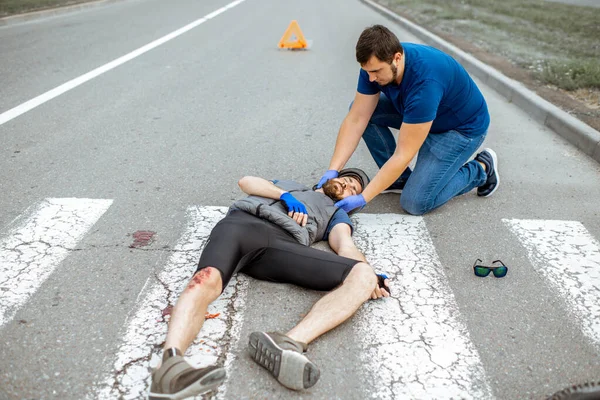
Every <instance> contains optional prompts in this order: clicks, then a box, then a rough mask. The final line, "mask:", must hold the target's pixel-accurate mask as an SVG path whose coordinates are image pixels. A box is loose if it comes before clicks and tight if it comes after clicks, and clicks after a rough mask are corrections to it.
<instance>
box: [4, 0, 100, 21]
mask: <svg viewBox="0 0 600 400" xmlns="http://www.w3.org/2000/svg"><path fill="white" fill-rule="evenodd" d="M87 1H89V0H0V17H6V16H9V15H13V14H21V13H25V12H30V11H38V10H44V9H47V8H53V7H57V6H67V5H72V4H79V3H85V2H87Z"/></svg>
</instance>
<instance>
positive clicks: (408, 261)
mask: <svg viewBox="0 0 600 400" xmlns="http://www.w3.org/2000/svg"><path fill="white" fill-rule="evenodd" d="M111 204H112V200H94V199H71V198H67V199H54V198H51V199H45V200H44V201H42V202H41V203H40V204H38V205H35V206H34V207H32V208H31V209H30V210H28V211H27V212H26V213H24V215H23V216H22V217H20V218H18V219H17V220H15V222H14V223H13V224H11V226H10V227H8V229H5V230H4V232H5V233H4V234H2V236H0V327H1V326H2V325H3V324H6V323H7V322H9V321H10V320H11V319H12V318H13V317H14V315H15V313H16V312H17V310H18V309H19V308H20V307H22V306H23V305H24V304H25V303H26V302H27V299H28V298H29V297H31V296H32V295H33V294H34V293H35V291H36V290H37V289H38V288H39V287H40V286H41V285H42V284H43V282H44V281H45V280H46V279H47V278H48V276H50V274H52V272H53V271H54V270H55V269H56V268H57V266H58V265H59V264H60V263H61V262H62V261H63V260H64V259H65V258H66V257H67V256H68V254H69V253H70V252H71V251H72V250H73V249H74V248H75V246H76V245H77V243H78V242H79V241H80V240H81V239H82V238H83V237H84V236H85V235H86V233H87V232H88V231H89V229H90V228H91V227H92V226H93V225H94V224H95V223H96V222H97V221H98V219H99V218H101V217H102V215H103V214H104V213H105V212H106V211H107V210H108V208H109V207H110V206H111ZM226 210H227V209H226V208H225V207H190V208H189V209H188V213H187V218H188V220H187V226H186V229H185V231H184V233H183V234H182V236H181V238H180V239H179V241H178V243H177V245H176V246H175V247H174V249H173V251H172V254H171V256H170V258H169V260H168V261H167V263H166V265H165V267H164V268H163V269H161V272H160V273H158V274H157V275H156V276H151V277H150V278H149V279H148V281H147V283H146V285H145V287H144V289H143V290H142V291H141V292H140V295H139V297H138V299H137V301H136V307H135V309H133V310H132V313H131V315H130V316H129V317H128V318H127V323H126V325H125V326H124V327H123V342H122V344H121V345H120V347H119V351H118V354H117V355H116V356H115V357H114V358H113V359H110V360H109V362H110V363H113V368H112V369H111V371H110V372H109V373H108V374H107V375H106V376H104V377H103V378H102V379H101V380H100V381H99V383H98V384H97V385H96V386H95V387H93V388H92V389H90V392H89V394H88V396H87V398H88V399H115V398H120V399H139V398H146V396H147V393H148V390H149V387H150V370H151V368H152V367H153V366H156V365H157V364H158V363H159V362H160V361H159V360H160V355H161V354H162V348H161V347H162V343H163V342H164V340H165V337H166V331H167V322H168V320H169V316H168V310H169V308H170V307H172V306H173V305H174V304H175V303H176V301H177V298H178V297H179V294H180V293H181V291H182V290H183V289H184V287H185V285H186V284H187V282H188V280H189V278H190V277H191V275H192V273H193V271H194V270H195V268H196V264H197V262H198V259H199V256H200V253H201V251H202V248H203V247H204V245H205V243H206V241H207V239H208V237H209V234H210V232H211V230H212V228H213V227H214V225H215V224H216V223H217V222H218V221H219V220H220V219H221V218H223V217H224V216H225V213H226ZM352 219H353V221H354V223H355V234H354V239H355V241H356V243H357V245H358V247H359V248H360V249H361V250H362V251H363V252H364V254H365V255H366V257H367V259H368V260H369V261H370V262H371V263H372V264H373V266H374V267H375V269H376V270H377V271H378V272H384V273H386V274H387V275H388V276H389V277H390V278H391V279H392V282H393V286H392V288H393V296H394V297H393V298H388V299H383V300H379V301H370V302H367V303H366V304H365V305H364V306H363V307H361V309H359V311H358V314H357V316H356V317H355V318H354V319H353V320H352V328H353V329H354V331H355V337H356V338H357V339H358V340H359V343H358V344H357V345H356V346H354V347H353V349H354V350H358V351H360V352H361V353H360V357H361V360H362V361H363V365H364V374H365V381H367V382H378V384H377V385H375V386H373V387H372V388H370V389H369V391H368V393H369V396H370V398H372V399H405V398H406V399H417V398H418V399H452V398H464V399H493V398H494V396H493V393H492V390H491V388H490V386H489V382H488V377H487V375H486V371H485V367H484V365H482V362H481V360H480V357H479V354H478V352H477V350H476V348H475V346H474V345H473V344H472V343H471V340H470V337H469V332H468V330H467V327H466V325H465V324H464V323H463V322H462V317H461V315H460V311H459V308H458V305H457V304H456V300H455V298H454V295H453V293H452V290H451V289H450V287H449V285H448V282H447V280H446V277H445V275H444V273H443V268H442V265H441V262H440V260H439V257H438V255H437V252H436V249H435V247H434V244H433V242H432V241H431V238H430V236H429V232H428V230H427V227H426V224H425V221H424V219H423V218H422V217H413V216H406V215H399V214H358V215H356V216H353V218H352ZM502 221H503V223H504V224H505V225H506V226H508V227H509V229H510V230H511V232H512V233H514V235H515V236H516V237H517V238H518V240H519V242H520V243H522V245H523V246H524V248H525V250H526V252H527V255H528V257H529V260H530V262H531V264H532V266H533V268H534V269H536V270H537V271H538V272H539V273H540V275H541V276H542V277H544V278H545V279H547V280H548V282H549V287H550V288H551V289H552V290H555V291H556V292H557V293H559V294H560V296H561V297H562V298H563V300H564V303H565V306H566V308H567V311H568V312H569V313H570V314H571V315H572V316H573V317H574V319H576V321H577V323H578V324H579V326H580V327H581V330H582V332H583V333H584V334H585V335H586V336H587V337H589V338H590V339H591V341H592V342H593V343H595V344H596V345H597V346H599V347H600V303H598V301H597V299H598V298H599V297H600V243H599V242H598V241H597V240H596V239H594V237H593V236H592V235H591V234H590V233H589V232H588V231H587V230H586V229H585V227H584V226H583V225H582V224H581V223H579V222H576V221H548V220H521V219H503V220H502ZM318 247H320V248H325V247H326V246H323V244H320V245H318ZM250 282H251V280H249V279H248V278H246V277H245V275H243V274H241V275H238V276H234V277H233V279H232V280H231V282H230V284H229V286H228V287H227V288H226V290H225V291H224V293H223V295H221V296H220V297H219V298H218V299H217V301H215V302H214V303H213V304H211V305H210V307H209V310H208V312H209V313H211V314H214V315H216V314H218V316H216V317H215V318H211V319H207V320H206V322H205V325H204V327H203V329H202V331H201V333H200V335H199V336H198V337H197V338H196V340H195V341H194V343H193V344H192V346H191V347H190V348H189V349H188V351H187V353H186V356H187V358H188V360H189V361H190V362H191V364H193V365H195V366H197V367H201V366H206V365H212V364H220V365H225V367H226V369H227V370H228V374H229V372H231V371H232V368H231V366H232V362H233V361H234V360H235V359H236V358H237V357H240V356H241V355H240V354H236V352H234V351H231V350H232V349H233V348H237V347H239V346H236V344H237V343H238V341H239V340H240V330H241V327H242V324H243V320H244V311H246V309H245V307H244V306H245V304H244V302H245V299H246V296H247V293H248V290H249V285H250ZM230 384H232V383H231V381H227V382H226V383H225V384H224V385H222V387H221V388H219V392H218V394H217V396H216V398H219V399H226V398H228V397H227V388H228V385H230Z"/></svg>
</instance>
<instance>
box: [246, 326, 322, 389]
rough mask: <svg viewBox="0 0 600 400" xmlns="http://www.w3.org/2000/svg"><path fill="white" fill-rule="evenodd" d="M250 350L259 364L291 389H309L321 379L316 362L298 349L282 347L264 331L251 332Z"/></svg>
mask: <svg viewBox="0 0 600 400" xmlns="http://www.w3.org/2000/svg"><path fill="white" fill-rule="evenodd" d="M248 352H249V353H250V356H251V357H252V359H253V360H254V361H255V362H256V363H257V364H258V365H260V366H262V367H263V368H265V369H267V370H268V371H269V372H270V373H271V374H273V376H274V377H275V379H277V381H279V383H281V384H282V385H283V386H285V387H287V388H289V389H293V390H302V389H308V388H309V387H312V386H314V385H315V383H317V381H318V380H319V376H320V371H319V368H317V366H316V365H315V364H313V363H312V362H310V360H309V359H308V358H306V357H305V356H304V355H302V354H300V353H298V352H296V351H292V350H284V349H282V348H281V347H279V346H278V345H277V343H275V342H274V341H273V339H271V338H270V337H269V335H267V334H266V333H264V332H253V333H251V334H250V341H249V343H248Z"/></svg>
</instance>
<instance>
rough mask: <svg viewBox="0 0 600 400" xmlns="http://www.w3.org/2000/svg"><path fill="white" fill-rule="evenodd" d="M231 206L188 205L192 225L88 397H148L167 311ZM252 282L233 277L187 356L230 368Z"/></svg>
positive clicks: (154, 281)
mask: <svg viewBox="0 0 600 400" xmlns="http://www.w3.org/2000/svg"><path fill="white" fill-rule="evenodd" d="M226 210H227V209H226V208H223V207H192V208H190V209H188V225H187V229H186V231H185V233H184V234H183V236H182V237H181V239H180V240H179V242H178V243H177V246H176V247H175V249H174V251H173V255H172V256H171V257H170V259H169V261H168V263H167V266H166V267H165V268H164V270H163V271H162V272H161V273H160V274H159V276H158V277H157V279H154V278H150V279H149V280H148V283H149V285H148V284H147V286H149V287H147V288H146V289H144V290H142V294H141V296H140V297H141V300H140V301H138V304H139V307H138V309H137V311H136V312H135V314H134V315H133V317H132V318H131V319H130V321H129V322H128V324H127V327H126V330H125V335H124V342H123V344H122V345H121V346H120V349H119V352H118V355H117V360H116V362H115V364H114V368H113V371H112V373H110V374H109V376H107V377H106V378H105V379H104V382H103V383H102V384H101V385H99V387H98V388H96V390H95V391H94V393H92V394H90V396H88V398H90V399H107V400H108V399H115V398H123V399H137V398H145V396H146V394H147V392H148V390H149V388H150V369H151V367H154V366H156V365H157V364H158V363H159V359H160V355H161V354H162V351H161V343H162V342H163V341H164V339H165V337H166V332H167V321H168V317H165V315H164V314H165V312H164V310H165V309H168V307H171V306H174V305H175V303H176V302H177V298H178V297H179V294H180V293H181V291H182V290H183V289H184V287H185V285H186V284H187V282H188V281H189V278H190V277H191V276H192V274H193V271H194V270H195V268H196V264H197V262H198V258H199V255H200V251H201V249H202V248H203V247H204V244H205V243H206V240H207V239H208V236H209V234H210V231H211V229H212V228H213V226H214V225H215V224H216V223H217V222H218V221H219V220H220V219H221V218H223V217H224V216H225V212H226ZM247 287H248V280H247V279H246V278H245V277H244V276H237V277H233V279H232V280H231V281H230V283H229V285H228V286H227V288H226V289H225V291H224V292H223V294H222V295H221V296H220V297H219V298H218V299H217V300H216V301H215V302H213V303H212V304H211V305H210V306H209V309H208V312H209V313H210V314H219V315H218V316H217V317H216V318H212V319H207V320H206V322H205V323H204V326H203V327H202V331H201V333H200V335H199V336H198V337H197V338H196V340H195V341H194V343H193V344H192V345H191V346H190V348H189V349H188V351H187V353H186V355H187V356H188V360H189V361H190V363H191V364H192V365H194V366H196V367H203V366H207V365H212V364H215V363H216V362H217V361H219V363H221V362H222V363H224V365H225V367H226V369H227V367H228V366H229V365H230V364H231V361H232V357H234V355H231V354H230V353H228V351H227V350H228V348H229V346H228V344H229V345H231V343H234V342H235V341H236V338H237V337H239V327H240V326H241V321H242V317H243V313H238V312H236V311H237V310H239V309H240V307H241V306H242V305H243V302H244V298H245V295H246V291H247ZM138 300H139V299H138ZM226 334H227V336H228V338H229V339H228V340H229V341H228V343H226V342H225V335H226Z"/></svg>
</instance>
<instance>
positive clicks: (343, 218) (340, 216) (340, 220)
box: [271, 179, 354, 240]
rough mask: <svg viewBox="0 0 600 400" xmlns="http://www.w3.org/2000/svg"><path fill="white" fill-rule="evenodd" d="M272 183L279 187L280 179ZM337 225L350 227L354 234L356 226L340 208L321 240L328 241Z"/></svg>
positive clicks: (272, 180) (334, 214) (273, 180)
mask: <svg viewBox="0 0 600 400" xmlns="http://www.w3.org/2000/svg"><path fill="white" fill-rule="evenodd" d="M271 182H272V183H273V184H274V185H277V182H279V179H271ZM337 224H348V225H350V234H352V233H354V226H352V221H351V220H350V216H348V213H347V212H346V211H344V210H342V209H341V208H338V209H337V210H335V213H333V216H332V217H331V219H330V220H329V224H328V225H327V229H325V234H324V235H323V239H321V240H327V239H328V238H329V234H330V233H331V230H332V229H333V227H334V226H336V225H337Z"/></svg>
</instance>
